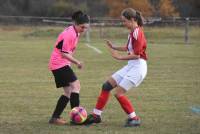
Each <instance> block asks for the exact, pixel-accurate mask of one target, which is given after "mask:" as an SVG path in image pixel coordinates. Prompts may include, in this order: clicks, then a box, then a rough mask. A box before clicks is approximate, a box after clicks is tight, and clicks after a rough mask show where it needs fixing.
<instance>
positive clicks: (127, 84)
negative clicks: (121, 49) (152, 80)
mask: <svg viewBox="0 0 200 134" xmlns="http://www.w3.org/2000/svg"><path fill="white" fill-rule="evenodd" d="M146 74H147V63H146V61H145V60H143V59H138V60H131V61H129V62H128V65H126V66H124V67H123V68H122V69H120V70H118V71H117V72H115V73H114V74H113V75H112V78H113V79H114V80H115V81H116V83H117V85H119V86H121V87H123V88H124V89H125V90H127V91H128V90H129V89H131V88H133V87H137V86H139V85H140V83H141V82H142V81H143V80H144V78H145V76H146Z"/></svg>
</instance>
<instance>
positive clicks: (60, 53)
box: [49, 11, 89, 125]
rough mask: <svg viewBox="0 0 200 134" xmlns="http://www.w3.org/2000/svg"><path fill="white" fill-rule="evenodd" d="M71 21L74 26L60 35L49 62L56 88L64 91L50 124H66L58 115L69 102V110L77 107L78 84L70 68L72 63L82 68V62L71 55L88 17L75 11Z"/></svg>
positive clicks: (86, 25) (85, 27) (86, 24)
mask: <svg viewBox="0 0 200 134" xmlns="http://www.w3.org/2000/svg"><path fill="white" fill-rule="evenodd" d="M72 20H73V21H74V25H71V26H69V27H67V28H66V29H64V31H63V32H61V33H60V35H59V36H58V38H57V41H56V43H55V46H54V49H53V52H52V54H51V57H50V60H49V69H50V70H51V71H52V73H53V75H54V78H55V83H56V87H57V88H60V87H62V88H63V89H64V94H63V95H61V96H60V98H59V99H58V102H57V105H56V107H55V110H54V112H53V114H52V117H51V119H50V120H49V123H50V124H57V125H64V124H66V121H65V120H64V119H62V118H60V115H61V113H62V112H63V110H64V108H65V107H66V105H67V103H68V102H69V101H70V104H71V108H73V107H76V106H79V91H80V82H79V80H78V79H77V77H76V75H75V73H74V72H73V70H72V68H71V67H70V66H71V63H73V64H75V65H76V66H77V67H78V68H79V69H81V68H82V67H83V64H82V62H80V61H79V60H78V59H76V58H74V57H73V53H74V51H75V50H76V47H77V43H78V40H79V36H80V33H82V32H84V31H85V30H86V29H87V27H88V26H89V17H88V15H86V14H84V13H83V12H81V11H77V12H75V13H74V14H73V15H72Z"/></svg>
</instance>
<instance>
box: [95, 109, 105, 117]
mask: <svg viewBox="0 0 200 134" xmlns="http://www.w3.org/2000/svg"><path fill="white" fill-rule="evenodd" d="M102 112H103V111H101V110H98V109H96V108H95V109H93V113H94V114H96V115H99V116H101V113H102Z"/></svg>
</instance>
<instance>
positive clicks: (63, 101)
mask: <svg viewBox="0 0 200 134" xmlns="http://www.w3.org/2000/svg"><path fill="white" fill-rule="evenodd" d="M68 102H69V98H68V97H66V96H64V95H61V96H60V98H59V99H58V102H57V105H56V108H55V110H54V112H53V115H52V118H59V117H60V115H61V113H62V112H63V110H64V109H65V107H66V105H67V103H68Z"/></svg>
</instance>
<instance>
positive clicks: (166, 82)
mask: <svg viewBox="0 0 200 134" xmlns="http://www.w3.org/2000/svg"><path fill="white" fill-rule="evenodd" d="M61 30H62V28H61V27H55V28H53V27H16V26H1V27H0V53H1V56H0V61H1V64H0V74H1V75H0V134H16V133H17V134H18V133H19V134H36V133H37V134H55V133H56V134H57V133H59V134H70V133H77V134H78V133H85V134H94V133H96V134H122V133H123V134H132V133H135V134H198V133H199V132H200V113H199V114H198V113H192V111H191V109H190V108H191V107H192V106H200V90H199V89H200V69H199V66H200V53H199V51H200V44H199V39H198V38H196V36H197V34H198V33H199V32H200V30H199V29H197V28H196V31H195V30H193V32H192V33H191V34H192V38H193V37H194V39H195V40H193V42H192V43H191V44H189V45H184V44H183V43H182V44H177V43H174V44H173V43H172V42H173V41H174V42H176V40H175V39H174V38H171V40H170V38H166V37H165V33H170V31H168V29H167V28H163V29H162V28H155V29H153V28H152V29H151V28H147V34H149V35H150V33H148V31H149V32H151V31H152V34H153V35H156V34H157V35H159V37H156V36H148V38H149V40H150V41H151V42H150V43H149V44H148V54H149V61H148V75H147V77H146V79H145V81H144V82H143V83H142V84H141V86H139V87H138V88H137V89H136V90H131V91H130V92H128V94H127V95H128V97H129V98H130V99H131V101H132V103H133V105H134V106H135V109H136V112H137V114H138V115H139V116H140V117H141V118H142V126H141V127H138V128H123V124H124V121H125V119H126V114H124V112H123V111H122V109H121V108H120V106H119V104H118V102H117V101H116V100H115V98H114V97H113V96H112V97H111V98H110V101H109V103H108V105H107V106H106V109H105V111H104V113H103V122H102V123H101V124H99V125H93V126H90V127H85V126H69V125H67V126H52V125H49V124H48V123H47V122H48V119H49V117H50V116H51V113H52V110H53V109H54V107H55V104H56V101H57V99H58V97H59V96H60V94H61V93H62V90H61V89H56V88H55V85H54V79H53V76H52V74H51V72H50V71H49V70H48V60H49V57H50V53H51V51H52V48H53V44H54V42H55V40H56V34H57V33H59V32H60V31H61ZM95 30H96V29H94V31H95ZM156 31H161V32H158V33H159V34H158V33H156ZM174 31H175V30H174ZM49 32H50V33H51V32H52V34H49ZM154 32H155V33H154ZM179 32H180V30H179V29H177V34H178V33H179ZM174 34H175V33H174ZM92 36H94V37H95V36H96V38H92V43H91V45H94V46H95V47H97V48H99V49H100V50H102V51H103V54H97V53H95V52H94V51H93V50H91V49H90V48H88V47H86V46H85V45H84V43H85V42H84V39H81V42H80V43H79V46H78V49H77V52H76V54H75V57H77V58H78V59H80V60H82V61H84V63H85V67H84V69H83V70H78V69H76V68H75V66H73V68H74V71H75V72H76V73H77V76H78V78H79V79H80V81H81V86H82V87H81V105H82V106H84V107H85V108H86V109H87V111H88V112H91V110H92V109H93V108H94V105H95V103H96V99H97V96H98V94H99V92H100V89H101V85H102V83H103V82H104V81H105V80H106V79H107V78H108V77H109V76H110V75H111V74H112V73H113V72H115V71H116V70H117V69H119V68H121V67H122V66H123V65H125V64H126V62H119V61H116V60H113V59H112V58H111V56H110V55H109V53H108V52H107V50H106V48H105V47H104V45H103V44H104V41H103V40H102V39H98V38H97V37H98V36H97V35H92ZM166 36H167V35H166ZM154 37H155V38H154ZM110 38H111V39H112V40H114V39H115V40H114V41H115V42H116V43H117V42H120V43H122V42H126V38H124V39H121V38H117V37H110ZM157 39H159V40H158V42H157ZM162 40H164V43H163V42H162V43H161V44H160V42H161V41H162ZM166 40H170V43H167V42H166ZM153 41H155V42H153ZM69 111H70V107H69V106H68V107H67V108H66V109H65V112H64V113H63V117H65V118H66V119H67V120H69V117H68V113H69Z"/></svg>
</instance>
